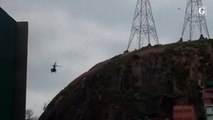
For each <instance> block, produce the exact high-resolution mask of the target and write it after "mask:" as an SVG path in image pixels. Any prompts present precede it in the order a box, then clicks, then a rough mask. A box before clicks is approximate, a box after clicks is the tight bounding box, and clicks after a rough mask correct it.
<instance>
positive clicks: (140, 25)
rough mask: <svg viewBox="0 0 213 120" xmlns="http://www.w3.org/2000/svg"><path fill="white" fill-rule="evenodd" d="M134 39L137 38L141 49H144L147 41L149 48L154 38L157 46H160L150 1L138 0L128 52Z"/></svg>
mask: <svg viewBox="0 0 213 120" xmlns="http://www.w3.org/2000/svg"><path fill="white" fill-rule="evenodd" d="M134 37H137V40H138V48H139V49H140V48H141V47H142V45H143V42H144V41H147V42H148V46H150V45H151V42H150V41H151V38H153V40H154V41H155V42H156V44H159V41H158V35H157V31H156V27H155V21H154V18H153V14H152V9H151V4H150V1H149V0H137V4H136V9H135V14H134V17H133V23H132V28H131V34H130V37H129V43H128V46H127V50H128V49H129V47H130V45H131V43H132V41H133V39H134Z"/></svg>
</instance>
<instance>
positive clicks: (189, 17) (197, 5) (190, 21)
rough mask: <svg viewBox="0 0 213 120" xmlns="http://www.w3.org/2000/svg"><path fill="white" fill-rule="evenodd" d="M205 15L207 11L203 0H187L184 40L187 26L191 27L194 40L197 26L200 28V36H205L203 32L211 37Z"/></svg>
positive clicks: (190, 36)
mask: <svg viewBox="0 0 213 120" xmlns="http://www.w3.org/2000/svg"><path fill="white" fill-rule="evenodd" d="M205 16H206V11H205V7H203V4H202V0H187V5H186V10H185V17H184V24H183V29H182V34H181V40H183V35H184V32H185V31H186V28H187V26H188V27H189V39H190V40H192V37H193V33H194V30H195V27H196V26H197V27H198V29H199V32H200V37H203V33H205V34H206V36H207V37H208V38H210V36H209V31H208V27H207V23H206V17H205Z"/></svg>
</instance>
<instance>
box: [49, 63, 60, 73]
mask: <svg viewBox="0 0 213 120" xmlns="http://www.w3.org/2000/svg"><path fill="white" fill-rule="evenodd" d="M52 66H53V68H51V69H50V71H51V73H56V71H57V70H56V67H62V66H59V65H57V63H56V62H55V64H53V65H52Z"/></svg>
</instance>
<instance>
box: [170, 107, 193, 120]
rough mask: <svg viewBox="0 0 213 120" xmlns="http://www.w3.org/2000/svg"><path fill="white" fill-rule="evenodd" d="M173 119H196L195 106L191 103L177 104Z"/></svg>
mask: <svg viewBox="0 0 213 120" xmlns="http://www.w3.org/2000/svg"><path fill="white" fill-rule="evenodd" d="M173 120H196V113H195V110H194V107H193V106H191V105H175V106H174V108H173Z"/></svg>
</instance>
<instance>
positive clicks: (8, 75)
mask: <svg viewBox="0 0 213 120" xmlns="http://www.w3.org/2000/svg"><path fill="white" fill-rule="evenodd" d="M27 39H28V23H27V22H16V21H15V20H14V19H13V18H12V17H10V16H9V15H8V14H7V13H6V12H5V11H4V10H3V9H2V8H0V64H1V65H0V96H1V99H0V106H1V109H0V118H1V120H24V119H25V102H26V70H27Z"/></svg>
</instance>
